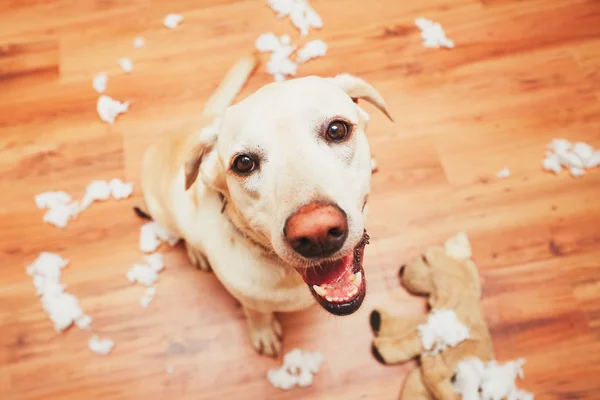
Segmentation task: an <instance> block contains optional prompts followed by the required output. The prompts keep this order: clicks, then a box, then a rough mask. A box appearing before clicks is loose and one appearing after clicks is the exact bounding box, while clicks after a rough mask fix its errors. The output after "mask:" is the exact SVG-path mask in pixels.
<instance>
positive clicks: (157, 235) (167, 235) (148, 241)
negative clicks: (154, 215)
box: [140, 221, 179, 253]
mask: <svg viewBox="0 0 600 400" xmlns="http://www.w3.org/2000/svg"><path fill="white" fill-rule="evenodd" d="M178 241H179V237H178V236H177V235H175V234H174V233H173V232H171V231H170V230H168V229H167V228H165V227H163V226H162V225H160V224H159V223H158V222H156V221H152V222H148V223H146V224H144V225H142V227H141V228H140V250H141V251H143V252H144V253H152V252H153V251H155V250H156V249H157V248H158V246H160V243H161V242H167V243H168V244H169V245H170V246H174V245H175V244H176V243H177V242H178Z"/></svg>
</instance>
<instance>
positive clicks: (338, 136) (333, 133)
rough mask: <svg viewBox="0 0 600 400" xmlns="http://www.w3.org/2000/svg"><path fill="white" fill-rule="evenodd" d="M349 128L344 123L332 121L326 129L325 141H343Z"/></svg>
mask: <svg viewBox="0 0 600 400" xmlns="http://www.w3.org/2000/svg"><path fill="white" fill-rule="evenodd" d="M349 131H350V128H349V127H348V124H347V123H345V122H344V121H333V122H332V123H330V124H329V126H328V127H327V139H329V140H331V141H333V142H339V141H341V140H344V139H345V138H346V136H348V132H349Z"/></svg>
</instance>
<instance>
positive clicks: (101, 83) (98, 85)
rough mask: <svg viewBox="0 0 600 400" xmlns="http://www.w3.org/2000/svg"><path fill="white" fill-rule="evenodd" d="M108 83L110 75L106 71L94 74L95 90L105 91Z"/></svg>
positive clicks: (93, 83)
mask: <svg viewBox="0 0 600 400" xmlns="http://www.w3.org/2000/svg"><path fill="white" fill-rule="evenodd" d="M107 84H108V75H106V73H105V72H100V73H99V74H97V75H96V76H94V80H93V81H92V86H93V87H94V90H95V91H96V92H98V93H103V92H104V91H105V90H106V85H107Z"/></svg>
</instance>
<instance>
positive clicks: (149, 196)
mask: <svg viewBox="0 0 600 400" xmlns="http://www.w3.org/2000/svg"><path fill="white" fill-rule="evenodd" d="M257 65H258V55H257V54H256V53H254V54H251V55H247V56H245V57H243V58H241V59H240V60H238V61H237V62H236V63H235V64H234V65H233V66H232V67H231V68H230V69H229V71H228V72H227V74H226V76H225V77H224V79H223V80H222V81H221V84H220V85H219V87H218V88H217V89H216V90H215V92H214V93H213V95H212V96H211V97H210V99H209V100H208V101H207V102H206V104H205V106H204V109H203V111H202V113H201V114H200V115H199V116H198V117H197V118H195V119H193V120H192V121H189V122H187V123H185V124H183V125H182V126H179V127H177V128H175V129H172V130H170V131H168V132H165V133H164V134H163V135H161V137H160V138H159V139H158V140H156V141H155V142H154V143H153V144H151V145H150V147H149V148H148V149H147V150H146V152H145V154H144V158H143V161H142V191H143V194H144V203H145V204H144V205H143V206H141V207H140V208H141V210H140V211H141V212H142V213H145V214H148V215H149V216H150V217H151V218H152V219H155V220H157V221H159V222H160V223H161V224H163V225H164V226H165V227H167V228H169V229H171V230H172V231H174V232H176V233H177V232H178V229H177V226H176V224H175V223H174V221H173V219H172V217H173V213H172V210H171V209H170V208H171V206H172V205H173V204H176V203H174V202H173V201H172V199H171V198H170V196H171V194H172V193H173V185H177V184H181V187H182V188H183V187H184V185H185V183H184V182H183V181H182V182H179V180H180V179H178V176H182V169H183V167H184V164H185V160H186V157H187V154H188V152H189V151H190V150H191V149H192V148H193V146H195V144H196V143H197V141H198V140H199V135H200V132H201V131H202V129H204V128H206V127H208V126H210V125H211V124H212V123H213V121H214V120H215V118H217V117H218V116H219V115H221V114H222V113H223V112H224V111H225V110H226V109H227V107H229V106H230V105H231V104H232V103H233V101H234V100H235V98H236V97H237V95H238V94H239V92H240V91H241V89H242V88H243V86H244V85H245V83H246V81H247V80H248V78H249V76H250V75H251V74H252V72H253V71H254V69H255V68H256V66H257ZM189 192H190V195H193V193H192V191H191V190H190V191H189Z"/></svg>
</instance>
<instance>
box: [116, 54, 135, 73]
mask: <svg viewBox="0 0 600 400" xmlns="http://www.w3.org/2000/svg"><path fill="white" fill-rule="evenodd" d="M119 65H120V66H121V69H122V70H123V72H125V73H130V72H131V71H133V62H132V61H131V59H130V58H127V57H123V58H121V59H120V60H119Z"/></svg>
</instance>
